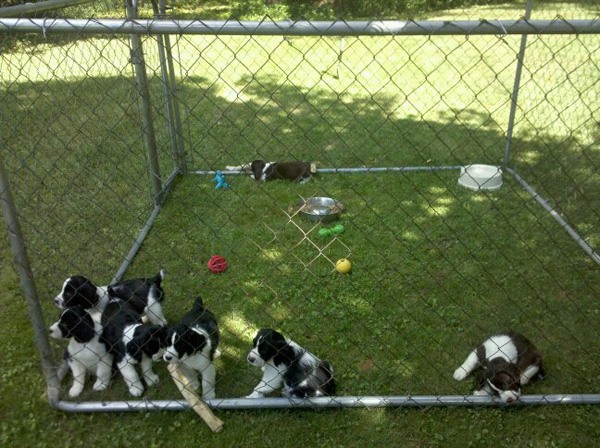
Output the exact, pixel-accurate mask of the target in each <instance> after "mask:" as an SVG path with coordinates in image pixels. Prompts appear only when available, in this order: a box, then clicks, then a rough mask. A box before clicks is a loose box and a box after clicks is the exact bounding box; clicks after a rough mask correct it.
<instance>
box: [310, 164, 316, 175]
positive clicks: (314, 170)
mask: <svg viewBox="0 0 600 448" xmlns="http://www.w3.org/2000/svg"><path fill="white" fill-rule="evenodd" d="M316 172H317V164H316V163H314V162H313V163H311V164H310V174H315V173H316Z"/></svg>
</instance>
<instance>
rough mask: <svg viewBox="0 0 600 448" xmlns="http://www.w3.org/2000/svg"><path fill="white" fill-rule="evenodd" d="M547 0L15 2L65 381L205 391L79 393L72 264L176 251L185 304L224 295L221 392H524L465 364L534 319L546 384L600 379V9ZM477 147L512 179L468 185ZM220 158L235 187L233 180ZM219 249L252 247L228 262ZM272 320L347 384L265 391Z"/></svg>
mask: <svg viewBox="0 0 600 448" xmlns="http://www.w3.org/2000/svg"><path fill="white" fill-rule="evenodd" d="M523 8H524V9H523V10H522V14H521V15H522V17H516V18H511V19H503V18H498V19H497V18H490V19H487V20H457V19H449V20H421V21H418V20H409V21H389V20H371V21H343V20H338V21H306V20H299V21H292V20H288V21H276V20H271V19H270V18H265V19H263V20H261V21H237V20H229V21H203V20H199V19H196V20H180V19H176V18H173V17H168V16H167V15H166V10H165V9H164V3H162V2H161V4H160V5H159V6H158V8H157V10H156V11H155V13H156V14H155V17H154V18H151V19H140V18H138V16H137V11H136V5H135V4H132V3H130V4H129V5H128V7H127V14H128V17H127V18H123V19H100V18H93V19H70V18H9V17H2V15H0V48H1V50H2V54H1V56H0V72H1V75H0V76H1V77H2V89H1V96H0V103H1V104H2V105H1V108H0V145H1V147H2V157H1V158H0V195H1V196H0V197H1V199H2V210H3V215H4V219H5V221H6V225H7V229H8V235H9V239H10V243H11V248H12V251H13V255H14V259H15V266H16V269H17V270H18V273H19V275H20V279H21V286H22V289H23V294H24V296H25V298H26V299H27V303H28V306H29V309H30V316H31V321H32V324H33V328H34V332H35V336H36V343H37V345H38V349H39V351H40V355H41V359H42V366H43V370H44V374H45V375H46V378H47V383H48V396H49V399H50V403H51V405H52V406H54V407H56V408H58V409H62V410H67V411H83V412H104V411H123V410H169V409H173V410H179V409H187V408H188V405H187V403H186V402H185V401H183V400H181V399H178V396H177V395H176V394H175V391H176V389H174V388H173V389H165V387H166V386H165V387H163V386H161V388H162V389H161V390H159V391H158V392H150V391H149V394H150V396H149V397H146V398H144V399H143V400H132V399H130V398H129V397H128V396H127V393H126V391H125V389H120V390H119V389H117V391H113V392H112V393H109V394H107V395H103V394H102V393H94V392H89V394H88V395H84V397H83V399H82V400H69V399H68V398H65V397H64V396H63V394H62V392H61V385H60V384H59V381H58V379H57V376H56V369H57V366H58V365H59V364H60V359H61V356H60V355H61V346H60V345H54V344H51V343H50V341H49V339H48V335H47V328H48V327H49V326H50V324H51V323H52V322H54V319H55V317H56V314H57V310H56V309H55V308H53V306H52V298H53V297H54V296H55V295H56V294H57V293H58V292H59V290H60V287H61V285H62V282H63V281H64V279H65V278H66V277H68V276H69V275H72V274H73V273H77V274H83V275H86V276H89V277H90V278H91V279H92V280H94V281H95V282H96V283H97V284H98V285H104V284H108V283H110V282H114V281H117V280H120V279H122V278H127V277H129V278H131V277H137V276H150V275H153V274H155V273H156V272H158V269H159V268H161V267H163V268H166V270H167V280H166V282H165V294H166V299H165V307H166V308H167V317H168V319H169V322H170V323H171V322H176V321H177V319H178V317H179V316H180V315H181V314H183V313H184V312H185V310H187V309H188V308H189V305H191V300H192V298H193V296H194V295H195V294H196V293H200V294H201V295H202V296H203V297H204V299H205V302H206V303H207V305H208V307H209V308H211V309H212V310H213V312H215V314H216V315H217V316H218V317H220V318H222V319H223V320H222V321H221V323H220V324H221V329H222V332H223V334H224V343H223V347H222V350H223V352H224V354H223V357H222V358H221V359H220V360H218V361H217V362H218V371H219V375H220V379H219V381H218V384H217V396H218V397H219V398H217V399H215V400H210V402H209V405H210V406H211V407H213V408H215V409H248V408H286V407H381V406H391V407H394V406H447V405H457V406H462V405H467V406H473V405H484V406H497V405H503V403H502V402H501V401H499V400H498V399H497V398H492V397H487V396H474V395H470V393H469V392H468V391H469V387H467V385H466V384H462V383H456V382H455V381H453V379H452V372H453V371H454V369H455V368H456V367H458V366H459V365H460V364H461V363H462V361H463V360H464V357H466V355H467V354H468V352H469V351H470V350H472V349H473V348H474V347H475V345H476V344H477V343H479V342H481V341H482V340H483V339H484V338H485V336H487V334H489V333H490V332H493V331H499V330H502V329H506V328H508V327H516V328H518V329H519V330H520V331H522V332H523V333H525V334H527V335H528V336H529V337H530V338H531V339H532V340H533V341H534V342H535V343H536V345H537V346H538V347H539V348H540V349H541V351H542V353H545V354H546V356H547V359H548V364H549V366H548V367H547V369H548V371H549V375H550V377H551V378H552V377H554V378H555V380H550V381H548V383H549V384H548V383H546V384H542V385H531V386H528V387H526V388H524V395H523V396H522V397H521V398H520V400H519V402H520V403H522V404H570V403H595V404H597V403H599V402H600V391H598V390H595V389H594V388H596V387H597V385H596V384H595V382H594V381H593V378H595V377H597V376H598V373H599V372H600V362H599V359H598V356H597V354H598V349H599V345H598V341H597V337H596V335H597V333H598V327H599V318H598V312H599V311H598V307H597V306H598V305H597V298H598V296H599V295H600V275H599V274H600V271H599V266H600V255H599V253H598V247H599V245H600V225H599V222H600V220H599V218H600V188H599V187H600V174H599V173H600V170H599V168H600V159H599V157H600V127H599V124H600V95H598V91H599V89H600V18H599V17H598V15H597V14H596V15H595V16H591V17H574V18H570V17H569V18H565V17H556V16H555V17H551V18H543V19H536V18H535V14H534V15H533V16H532V11H534V12H535V2H532V1H529V2H527V4H526V5H523ZM1 11H2V9H0V12H1ZM254 159H265V160H296V159H301V160H310V161H315V162H317V166H318V172H317V175H316V176H315V178H314V179H312V180H311V181H310V182H309V183H307V184H303V185H301V186H298V185H296V184H293V183H289V184H287V183H283V182H276V183H257V182H254V181H253V180H252V179H249V177H248V176H247V175H246V174H245V173H243V172H237V171H228V170H227V169H226V166H228V165H242V164H245V163H247V162H249V161H251V160H254ZM471 164H485V165H488V166H494V167H497V170H498V173H501V174H502V178H503V184H502V186H501V187H500V188H499V189H498V190H495V191H489V190H486V189H485V188H483V189H476V190H469V189H465V188H463V187H462V186H461V185H459V184H458V179H459V174H460V170H461V168H462V167H465V166H468V165H471ZM217 170H220V171H221V172H222V173H223V174H225V175H226V176H227V180H228V182H229V183H230V184H231V188H230V189H221V190H216V189H215V188H214V183H213V182H212V180H213V176H215V173H216V171H217ZM309 196H331V197H334V198H336V199H339V200H340V201H342V202H343V203H344V204H345V206H346V208H347V210H345V212H344V213H343V214H342V218H341V220H340V222H341V223H343V224H344V226H345V231H344V233H342V234H339V235H334V236H332V237H330V238H325V239H324V238H322V237H320V236H319V235H318V230H319V229H320V228H322V227H323V226H321V225H320V224H318V223H313V222H306V221H303V220H302V217H300V216H299V215H298V214H297V210H295V209H294V205H295V204H296V203H297V202H298V200H300V199H303V198H306V197H309ZM214 254H220V255H222V256H224V257H225V258H226V259H228V261H229V262H230V269H229V270H228V271H226V272H224V273H222V274H219V275H214V274H211V273H210V272H209V271H208V270H207V269H206V263H207V261H208V259H209V258H210V257H211V256H212V255H214ZM338 258H348V259H350V260H352V261H353V271H352V272H351V274H348V275H346V276H342V275H340V274H338V273H337V272H335V269H334V265H335V261H336V259H338ZM263 326H274V327H282V328H283V330H284V332H285V333H286V335H288V336H290V337H291V338H292V339H294V340H295V341H297V342H298V343H300V344H301V345H303V346H306V347H307V348H308V349H309V350H311V351H314V353H315V354H317V355H318V356H320V357H324V358H327V359H329V360H330V361H331V362H332V364H333V366H334V369H335V373H336V377H337V378H338V382H339V384H340V395H339V396H336V397H328V398H316V399H307V400H291V399H287V398H264V399H246V398H239V397H243V396H244V395H245V394H244V392H243V391H244V390H246V391H247V393H250V391H251V390H252V387H253V383H255V382H256V381H257V377H256V375H255V374H254V373H251V371H250V367H248V366H247V365H246V363H245V353H246V352H245V350H249V349H250V345H249V341H251V334H252V333H254V332H255V331H256V330H257V329H258V328H260V327H263ZM286 329H287V331H285V330H286ZM494 329H496V330H494ZM163 375H164V373H163ZM431 378H438V380H437V384H435V385H433V386H431V385H430V379H431ZM570 379H571V380H570ZM66 381H68V380H66ZM114 381H115V383H117V382H119V381H120V380H118V379H115V380H114ZM162 381H163V384H164V383H166V382H167V380H166V379H163V380H162ZM569 381H575V383H576V384H575V386H574V388H571V387H570V385H571V383H570V382H569ZM237 383H240V384H239V385H238V384H237ZM117 387H118V386H117ZM588 387H589V388H588ZM540 388H541V389H540ZM536 389H537V390H538V392H535V391H536ZM530 390H532V391H534V393H533V394H530V393H529V391H530Z"/></svg>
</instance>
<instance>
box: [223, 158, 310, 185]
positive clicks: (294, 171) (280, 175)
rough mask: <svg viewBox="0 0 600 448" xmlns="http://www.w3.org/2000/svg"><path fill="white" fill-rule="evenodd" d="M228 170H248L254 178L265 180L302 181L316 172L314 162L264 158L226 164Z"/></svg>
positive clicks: (307, 179) (305, 180) (308, 178)
mask: <svg viewBox="0 0 600 448" xmlns="http://www.w3.org/2000/svg"><path fill="white" fill-rule="evenodd" d="M226 168H227V169H228V170H230V171H235V170H240V171H249V172H250V173H251V176H252V178H253V179H254V180H257V181H262V182H267V181H270V180H278V179H279V180H291V181H298V182H300V183H304V182H307V181H309V180H310V178H311V177H312V175H313V174H315V173H316V172H317V167H316V165H315V164H314V163H310V162H302V161H294V162H267V161H265V160H254V161H253V162H251V163H248V164H246V165H242V166H227V167H226Z"/></svg>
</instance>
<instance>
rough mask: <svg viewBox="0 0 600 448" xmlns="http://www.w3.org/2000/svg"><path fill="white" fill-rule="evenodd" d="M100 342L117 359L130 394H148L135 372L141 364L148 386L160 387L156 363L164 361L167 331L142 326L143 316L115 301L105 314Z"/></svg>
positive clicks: (119, 301)
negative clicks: (156, 385) (154, 365)
mask: <svg viewBox="0 0 600 448" xmlns="http://www.w3.org/2000/svg"><path fill="white" fill-rule="evenodd" d="M102 327H103V329H102V336H101V337H100V341H101V342H102V343H103V344H104V345H105V346H106V350H107V352H108V353H110V354H111V355H113V356H114V362H115V364H116V366H117V367H118V369H119V371H120V372H121V375H123V379H124V380H125V384H126V385H127V388H128V389H129V393H130V394H131V395H133V396H135V397H138V396H140V395H141V394H142V393H143V392H144V385H143V384H142V381H141V379H140V376H139V374H138V372H137V370H136V368H135V365H136V364H138V363H139V364H141V367H142V376H143V377H144V380H145V382H146V385H147V386H153V385H155V384H157V383H158V381H159V378H158V375H157V374H156V373H155V372H154V371H153V370H152V363H153V361H155V360H158V359H160V358H162V356H163V353H164V347H165V346H166V340H167V330H166V328H165V327H163V326H160V325H145V324H142V322H141V319H140V315H139V313H138V312H137V311H136V310H135V309H134V308H133V307H132V306H131V305H130V304H129V303H128V302H124V301H122V300H113V301H111V302H110V303H109V304H108V305H107V306H106V308H105V309H104V312H103V313H102Z"/></svg>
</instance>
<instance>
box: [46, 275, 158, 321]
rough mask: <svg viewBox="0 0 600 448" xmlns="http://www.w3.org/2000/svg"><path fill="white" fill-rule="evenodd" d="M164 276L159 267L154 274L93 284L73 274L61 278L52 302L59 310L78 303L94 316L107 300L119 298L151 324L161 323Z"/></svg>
mask: <svg viewBox="0 0 600 448" xmlns="http://www.w3.org/2000/svg"><path fill="white" fill-rule="evenodd" d="M164 278H165V271H164V270H162V269H161V271H160V272H159V273H158V274H157V275H155V276H154V277H150V278H136V279H131V280H124V281H122V282H117V283H113V284H112V285H108V286H96V285H95V284H94V283H93V282H92V281H91V280H90V279H88V278H86V277H83V276H81V275H75V276H73V277H69V278H68V279H66V280H65V282H64V283H63V286H62V289H61V291H60V293H59V294H58V295H57V296H56V297H55V298H54V304H55V305H56V306H57V307H58V308H61V309H65V308H71V307H74V306H80V307H82V308H84V309H86V310H88V311H90V313H92V315H93V316H94V318H96V317H98V316H99V315H100V314H102V312H103V311H104V308H106V305H107V304H108V303H109V301H111V299H120V300H123V301H125V302H127V303H129V304H130V305H131V306H132V307H133V308H134V309H135V310H136V311H137V312H138V313H139V314H140V315H146V316H147V317H148V319H149V320H150V322H152V323H153V324H156V325H165V324H166V323H167V320H166V319H165V316H164V314H163V311H162V301H163V296H164V293H163V289H162V287H161V282H162V281H163V280H164Z"/></svg>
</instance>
